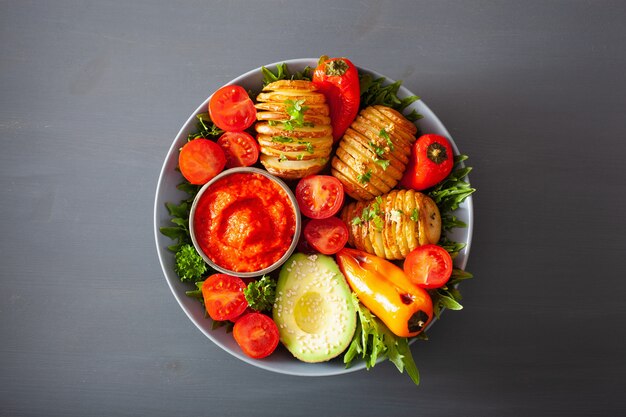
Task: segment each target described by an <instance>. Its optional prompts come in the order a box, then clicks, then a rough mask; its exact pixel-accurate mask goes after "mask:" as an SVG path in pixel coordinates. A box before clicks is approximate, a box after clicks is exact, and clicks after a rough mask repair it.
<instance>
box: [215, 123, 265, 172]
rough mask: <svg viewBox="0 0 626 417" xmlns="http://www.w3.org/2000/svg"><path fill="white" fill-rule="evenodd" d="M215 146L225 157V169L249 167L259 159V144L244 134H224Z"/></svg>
mask: <svg viewBox="0 0 626 417" xmlns="http://www.w3.org/2000/svg"><path fill="white" fill-rule="evenodd" d="M217 144H218V145H220V146H221V147H222V150H223V151H224V154H225V155H226V168H235V167H249V166H252V165H254V164H256V161H257V160H258V159H259V143H258V142H257V141H256V140H255V139H254V138H253V137H252V136H250V135H249V134H247V133H246V132H226V133H224V134H223V135H222V136H220V138H219V139H218V140H217Z"/></svg>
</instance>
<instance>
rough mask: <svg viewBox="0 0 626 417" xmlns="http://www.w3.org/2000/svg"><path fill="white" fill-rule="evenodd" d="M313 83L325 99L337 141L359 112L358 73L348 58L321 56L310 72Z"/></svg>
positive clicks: (359, 90)
mask: <svg viewBox="0 0 626 417" xmlns="http://www.w3.org/2000/svg"><path fill="white" fill-rule="evenodd" d="M313 84H315V85H316V86H317V88H318V89H319V90H320V91H321V92H322V93H324V95H325V96H326V99H327V100H328V106H329V107H330V119H331V124H332V126H333V139H334V140H335V142H337V141H338V140H339V139H340V138H341V137H342V136H343V134H344V132H345V131H346V129H347V128H348V127H349V126H350V124H351V123H352V121H354V118H355V117H356V115H357V113H358V112H359V104H360V102H361V87H360V83H359V73H358V71H357V69H356V67H355V66H354V64H353V63H352V62H350V60H349V59H347V58H332V59H328V57H325V56H324V57H321V58H320V62H319V64H318V66H317V68H315V71H314V72H313Z"/></svg>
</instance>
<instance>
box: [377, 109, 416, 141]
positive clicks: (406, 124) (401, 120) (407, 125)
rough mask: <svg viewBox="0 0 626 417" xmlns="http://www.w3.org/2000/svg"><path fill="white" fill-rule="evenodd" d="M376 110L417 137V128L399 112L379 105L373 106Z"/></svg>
mask: <svg viewBox="0 0 626 417" xmlns="http://www.w3.org/2000/svg"><path fill="white" fill-rule="evenodd" d="M373 107H374V109H376V110H377V111H379V112H380V113H382V114H383V115H385V116H386V117H387V118H388V119H389V120H391V122H392V123H393V124H395V125H396V126H398V127H400V128H402V129H404V130H406V131H407V132H408V133H409V134H410V135H411V136H415V135H416V134H417V126H415V124H414V123H413V122H411V121H410V120H409V119H407V118H406V117H404V116H403V115H402V114H401V113H400V112H398V111H397V110H394V109H392V108H391V107H387V106H381V105H380V104H377V105H375V106H373Z"/></svg>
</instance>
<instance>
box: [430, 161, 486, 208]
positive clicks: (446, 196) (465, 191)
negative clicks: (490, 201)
mask: <svg viewBox="0 0 626 417" xmlns="http://www.w3.org/2000/svg"><path fill="white" fill-rule="evenodd" d="M466 159H467V155H457V156H455V157H454V164H455V165H454V168H453V169H452V172H451V173H450V175H448V177H447V178H446V179H445V180H443V181H442V182H440V183H439V184H438V185H437V186H435V187H434V188H433V189H432V190H430V191H429V192H428V196H429V197H430V198H432V199H433V200H434V201H435V203H436V204H437V206H438V207H439V210H440V211H441V212H442V213H447V212H452V211H454V210H456V209H457V208H459V205H460V204H461V203H462V202H463V201H465V199H466V198H467V197H469V196H470V195H472V194H473V193H474V192H475V191H476V189H475V188H472V187H471V186H470V185H469V183H468V182H467V181H465V177H467V174H469V173H470V172H471V171H472V168H471V167H466V166H464V165H463V161H465V160H466Z"/></svg>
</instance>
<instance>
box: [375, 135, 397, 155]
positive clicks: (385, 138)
mask: <svg viewBox="0 0 626 417" xmlns="http://www.w3.org/2000/svg"><path fill="white" fill-rule="evenodd" d="M378 136H380V137H381V138H383V139H384V140H385V142H386V143H387V146H388V147H389V150H390V151H391V152H393V151H394V149H395V148H394V146H393V142H392V141H391V138H390V137H389V132H387V131H386V130H385V129H380V132H378Z"/></svg>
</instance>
